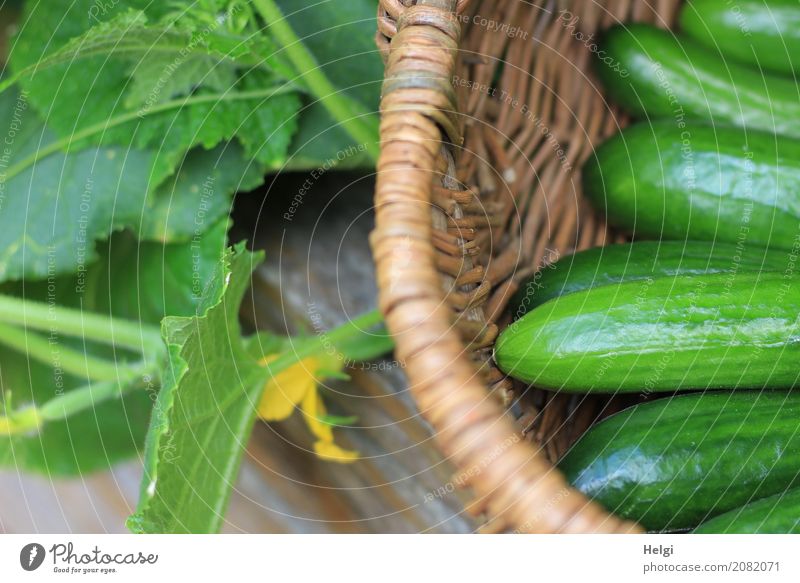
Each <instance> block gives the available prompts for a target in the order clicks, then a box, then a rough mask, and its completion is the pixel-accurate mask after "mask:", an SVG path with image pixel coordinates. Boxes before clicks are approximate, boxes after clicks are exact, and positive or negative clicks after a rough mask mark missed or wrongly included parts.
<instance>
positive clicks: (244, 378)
mask: <svg viewBox="0 0 800 583" xmlns="http://www.w3.org/2000/svg"><path fill="white" fill-rule="evenodd" d="M258 260H259V258H258V257H257V256H254V255H252V254H250V253H248V252H247V251H245V250H244V245H242V244H240V245H237V246H236V247H235V248H234V249H233V250H232V251H231V252H229V253H227V254H226V255H225V257H224V259H223V265H222V268H221V269H219V270H218V271H217V273H216V275H215V277H214V279H213V280H212V282H211V284H210V285H209V286H208V287H207V288H206V292H205V293H204V295H203V299H202V301H201V306H200V311H199V314H198V315H197V316H194V317H191V318H185V317H182V318H177V317H170V318H166V319H165V320H164V322H163V324H162V334H163V336H164V339H165V342H166V343H167V346H168V347H169V354H170V359H169V363H168V365H167V366H166V367H165V370H164V371H163V375H162V377H163V388H162V390H161V392H160V393H159V396H158V401H157V402H156V406H155V408H154V411H153V419H152V421H151V423H150V430H149V431H148V435H147V443H146V448H145V473H144V477H143V480H142V488H141V493H140V500H139V506H138V508H137V511H136V513H135V514H134V515H133V516H131V517H130V519H129V520H128V527H129V528H130V529H131V530H133V531H134V532H152V533H154V532H159V533H177V532H201V533H206V532H216V531H218V530H219V528H220V525H221V524H222V520H223V515H224V512H225V508H226V506H227V502H228V498H229V496H230V492H231V488H232V486H233V482H234V480H235V479H236V473H237V470H238V468H239V464H240V462H241V458H242V454H243V452H244V448H245V445H246V443H247V439H248V437H249V435H250V431H251V430H252V427H253V422H254V419H255V412H256V403H257V401H258V398H259V396H260V394H261V391H262V389H263V386H264V383H265V381H266V379H267V376H268V370H267V369H265V368H263V367H261V366H259V365H258V363H257V361H256V360H255V359H254V358H253V357H252V356H251V355H250V354H249V353H248V351H247V347H246V345H245V343H244V342H243V340H242V338H241V336H240V329H239V323H238V319H237V315H238V311H239V304H240V302H241V300H242V297H243V295H244V293H245V291H246V289H247V288H248V286H249V283H250V273H251V271H252V270H253V268H254V267H255V264H256V262H257V261H258Z"/></svg>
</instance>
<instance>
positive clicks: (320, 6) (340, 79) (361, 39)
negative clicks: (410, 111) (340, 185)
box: [267, 0, 383, 168]
mask: <svg viewBox="0 0 800 583" xmlns="http://www.w3.org/2000/svg"><path fill="white" fill-rule="evenodd" d="M276 4H277V5H278V6H279V7H280V8H281V10H282V12H283V14H284V15H285V16H286V20H287V21H288V22H289V24H290V26H291V27H292V29H293V30H294V32H295V34H296V35H297V37H298V38H299V39H300V41H301V42H302V43H303V44H304V45H305V47H306V48H307V49H308V51H309V52H310V53H311V54H312V55H313V57H314V60H315V61H316V65H317V66H318V68H319V71H320V72H321V73H322V74H323V75H325V77H327V78H328V79H329V80H330V82H331V84H332V85H333V86H334V87H335V88H336V90H337V91H339V92H340V93H341V95H344V96H346V97H348V98H349V99H351V100H352V101H353V103H355V104H357V105H358V106H360V108H359V110H358V111H357V110H355V109H354V110H353V111H352V112H351V115H354V116H355V115H360V114H362V113H364V112H367V113H372V112H377V111H378V105H379V102H380V90H381V82H382V81H383V64H382V62H381V59H380V55H379V53H378V50H377V48H376V47H375V40H374V35H373V31H374V30H375V11H376V8H377V5H376V2H375V0H349V1H348V2H339V1H338V0H323V1H321V2H313V3H308V4H299V3H298V2H296V1H294V0H276ZM267 30H269V28H268V29H267ZM330 99H331V96H323V97H322V98H321V99H313V98H308V99H306V105H305V106H304V107H303V109H302V111H301V114H300V127H299V129H298V132H297V134H296V135H295V137H294V139H293V141H292V145H291V147H290V152H289V161H288V167H290V168H310V167H316V166H318V165H320V161H327V160H331V159H332V160H334V161H335V163H336V165H337V167H339V168H356V167H362V168H371V167H373V166H374V162H373V161H372V159H371V158H370V156H369V154H368V152H367V151H366V149H365V148H363V147H362V148H359V146H360V145H362V144H359V143H356V142H355V141H354V139H353V138H352V137H351V136H350V135H349V134H348V133H347V132H346V131H345V129H344V127H343V125H342V122H343V120H336V119H334V118H333V117H332V116H331V114H330V112H329V111H328V109H327V108H326V103H325V102H326V100H330ZM375 117H377V114H375ZM373 139H374V141H375V142H377V141H378V135H377V126H376V128H375V133H374V136H373Z"/></svg>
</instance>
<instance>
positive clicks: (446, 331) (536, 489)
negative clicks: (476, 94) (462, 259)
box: [370, 0, 640, 533]
mask: <svg viewBox="0 0 800 583" xmlns="http://www.w3.org/2000/svg"><path fill="white" fill-rule="evenodd" d="M465 4H466V1H465V0H458V1H457V0H417V1H416V2H414V1H413V0H381V6H380V8H379V32H378V44H379V46H381V48H382V53H383V56H384V59H385V63H386V72H385V78H384V84H383V93H382V97H381V124H380V135H381V154H380V158H379V161H378V172H377V182H376V194H375V205H376V226H375V229H374V231H373V232H372V233H371V236H370V243H371V246H372V250H373V255H374V258H375V262H376V265H377V278H378V287H379V290H380V294H379V305H380V308H381V311H382V312H383V315H384V317H385V319H386V324H387V326H388V328H389V331H390V332H391V334H392V335H393V337H394V338H395V343H396V346H397V357H398V359H399V360H400V361H401V362H403V363H404V364H405V366H406V374H407V377H408V379H409V383H410V390H411V393H412V395H413V397H414V399H415V401H416V403H417V405H418V407H419V409H420V411H421V412H422V414H423V416H424V417H425V418H426V419H427V420H428V421H429V422H430V423H431V424H432V426H433V427H434V429H435V431H436V435H437V440H438V442H439V444H440V445H441V448H442V450H443V452H444V454H445V455H446V456H448V457H449V458H450V459H451V460H452V461H453V462H454V463H455V465H456V467H457V470H458V473H457V474H456V478H455V482H456V483H457V484H459V485H469V486H470V487H471V488H472V490H473V492H474V493H475V495H476V500H475V502H474V503H473V504H472V505H471V507H470V510H471V512H473V513H474V514H481V513H482V514H486V515H487V517H488V522H487V523H486V525H485V526H484V530H485V531H495V532H499V531H515V532H568V533H585V532H639V531H640V528H639V527H638V526H637V525H636V524H634V523H631V522H626V521H623V520H620V519H619V518H617V517H615V516H613V515H610V514H608V513H607V512H606V511H605V510H603V509H602V508H601V507H600V506H599V505H597V504H595V503H594V502H591V501H589V500H588V499H586V498H585V497H584V496H583V495H582V494H580V493H579V492H577V491H576V490H573V489H572V488H570V487H569V485H568V484H567V483H566V481H565V479H564V477H563V476H562V475H561V474H560V472H558V470H556V469H555V468H554V467H553V466H552V465H550V463H549V462H548V461H547V460H546V459H545V456H544V454H543V453H542V452H541V451H540V450H538V449H537V448H536V447H535V446H534V445H533V444H531V443H529V442H527V441H524V440H522V438H521V437H520V436H519V433H518V432H517V431H516V430H515V429H514V427H513V424H512V423H511V421H510V420H509V418H508V417H507V416H506V415H505V414H504V413H503V411H502V408H501V407H500V405H499V404H498V402H497V400H496V399H493V398H490V397H489V395H488V393H487V390H486V388H485V386H484V384H483V382H482V381H481V377H480V376H479V375H478V373H477V371H476V370H475V366H474V365H473V364H472V363H471V362H470V360H469V358H468V356H467V354H466V352H465V347H464V343H463V341H462V340H461V338H460V337H459V335H458V334H457V333H456V331H455V330H454V329H453V327H452V314H451V313H450V308H449V307H448V305H447V304H446V302H445V295H446V292H445V290H444V289H443V286H442V283H441V280H440V274H439V273H438V272H437V268H436V257H435V251H434V246H433V244H432V230H433V228H434V227H433V225H432V212H431V192H432V189H433V186H434V183H435V182H436V184H440V183H441V180H442V176H443V175H446V174H447V173H448V170H449V168H451V167H452V164H449V165H448V164H447V158H448V157H449V156H451V155H454V154H455V146H454V144H455V145H460V143H461V136H460V134H459V124H458V123H457V122H456V120H457V105H456V96H455V92H454V90H453V87H452V85H451V78H452V74H453V72H454V70H455V60H456V54H457V51H458V42H459V39H460V34H461V26H460V22H459V18H458V13H459V12H460V10H463V8H464V6H465ZM442 154H445V155H444V156H443V155H442Z"/></svg>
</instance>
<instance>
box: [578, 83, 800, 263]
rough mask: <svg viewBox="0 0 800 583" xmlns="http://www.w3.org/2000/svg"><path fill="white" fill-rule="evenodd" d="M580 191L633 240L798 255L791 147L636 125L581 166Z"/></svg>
mask: <svg viewBox="0 0 800 583" xmlns="http://www.w3.org/2000/svg"><path fill="white" fill-rule="evenodd" d="M798 102H800V98H798ZM583 190H584V194H586V196H587V197H588V198H589V200H590V201H591V202H592V204H593V205H594V206H595V207H596V208H598V209H599V210H601V211H604V212H605V213H606V215H607V216H608V220H609V222H611V223H612V224H614V225H616V226H618V227H621V228H624V229H626V230H629V231H631V232H633V233H634V235H635V236H637V237H655V238H658V239H662V238H665V239H678V240H686V239H693V240H703V241H723V242H728V243H738V242H740V241H742V240H746V241H747V242H748V243H755V244H760V245H763V246H771V247H783V248H792V247H794V246H800V142H798V141H797V140H794V139H791V138H786V137H783V136H775V135H773V134H768V133H765V132H755V131H750V132H747V133H745V132H744V131H742V130H741V129H740V128H736V127H713V126H710V125H707V124H705V123H702V124H692V125H691V128H690V127H689V126H687V127H686V128H684V129H681V128H679V127H678V126H676V125H675V123H673V122H672V121H669V120H663V121H660V122H656V123H653V124H652V125H650V124H637V125H635V126H631V127H630V128H627V129H625V130H624V131H623V132H622V133H620V134H617V135H616V136H614V137H613V138H611V139H610V140H608V141H607V142H606V143H604V144H603V145H602V146H600V147H599V148H598V149H597V150H596V151H595V155H594V156H592V157H590V158H589V160H588V161H587V163H586V165H585V166H584V168H583Z"/></svg>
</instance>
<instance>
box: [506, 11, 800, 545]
mask: <svg viewBox="0 0 800 583" xmlns="http://www.w3.org/2000/svg"><path fill="white" fill-rule="evenodd" d="M603 44H604V46H603V48H604V50H605V52H604V53H603V54H604V56H605V58H604V60H603V61H602V62H599V63H598V72H599V76H600V78H601V80H602V82H603V85H604V87H605V90H606V93H607V95H608V96H609V97H610V98H611V99H612V100H613V101H615V102H616V103H617V104H619V105H620V106H622V107H623V108H624V109H625V110H626V111H628V112H629V113H631V114H633V115H634V116H636V117H637V118H638V119H639V121H638V123H636V124H634V125H631V126H629V127H628V128H627V129H625V130H623V131H622V132H621V133H619V134H617V135H616V136H614V137H613V138H611V139H610V140H609V141H607V142H606V143H605V144H603V145H601V146H600V147H599V148H598V149H597V150H596V152H595V154H594V156H592V157H591V158H590V159H589V160H588V161H587V163H586V165H585V166H584V168H583V172H582V176H583V189H584V192H585V194H586V195H587V197H588V198H589V200H590V201H591V202H592V203H593V204H594V205H595V207H596V208H597V209H598V210H600V211H601V212H603V213H605V214H606V216H607V218H608V221H609V223H611V224H613V225H615V226H616V227H617V228H619V229H622V230H625V231H627V232H628V233H630V235H631V238H632V241H633V242H632V243H629V244H624V245H613V246H609V247H602V248H597V249H591V250H588V251H583V252H579V253H576V254H575V255H572V256H568V257H564V258H562V259H561V260H559V261H557V262H556V263H554V264H552V265H549V266H547V267H545V268H543V269H542V270H541V271H540V272H539V273H537V274H536V275H535V276H534V277H533V278H531V279H530V280H528V281H527V282H525V283H524V284H523V285H522V286H521V288H520V291H519V293H518V294H517V296H515V298H514V300H513V301H512V309H513V311H514V321H513V322H512V323H511V324H510V325H509V326H508V327H507V328H506V329H505V330H504V331H503V333H502V334H501V335H500V337H499V338H498V341H497V344H496V347H495V360H496V362H497V364H498V366H499V367H500V369H501V370H503V371H504V372H505V373H506V374H509V375H511V376H513V377H515V378H517V379H519V380H521V381H525V382H527V383H530V384H533V385H535V386H537V387H541V388H545V389H549V390H553V391H566V392H573V393H638V394H641V395H642V396H646V397H651V396H652V397H655V396H656V394H657V393H662V395H661V398H657V399H654V398H649V399H647V400H643V402H642V403H640V404H638V405H636V406H634V407H631V408H629V409H627V410H625V411H622V412H620V413H617V414H615V415H612V416H611V417H608V418H607V419H605V420H603V421H602V422H600V423H598V424H597V425H595V426H594V427H592V428H591V429H590V430H589V431H587V432H586V434H585V435H584V436H583V437H581V439H580V440H579V441H578V442H577V443H576V444H575V445H574V446H573V448H572V449H571V450H570V451H569V452H568V453H567V454H566V455H565V456H564V457H563V459H562V460H560V462H559V467H560V468H561V470H562V471H563V472H564V474H565V475H566V477H567V478H568V480H569V481H570V482H571V483H572V484H573V485H574V486H575V487H576V488H578V489H579V490H580V491H582V492H584V493H585V494H587V495H588V496H590V497H591V498H593V499H594V500H595V501H597V502H599V503H600V504H602V505H603V506H604V507H605V508H607V509H608V510H609V511H611V512H614V513H616V514H617V515H620V516H623V517H625V518H628V519H631V520H636V521H638V522H639V523H640V524H642V525H643V526H644V527H646V528H647V529H649V530H652V531H662V532H663V531H682V530H693V531H694V532H703V533H719V532H737V533H755V532H800V392H797V393H795V392H792V391H791V389H793V388H796V387H798V386H800V275H798V271H797V270H798V269H800V262H799V261H798V258H800V83H798V78H800V3H799V2H798V1H797V0H769V1H767V2H765V1H764V0H738V1H737V2H735V3H731V2H728V1H726V0H693V1H690V2H687V3H686V4H685V5H684V6H683V8H682V12H681V15H680V32H679V34H677V35H675V34H674V33H672V32H669V31H666V30H662V29H660V28H656V27H654V26H649V25H644V24H626V25H624V26H618V27H615V28H612V29H610V30H608V31H606V33H605V35H604V39H603ZM609 56H610V57H611V59H609V58H608V57H609ZM676 391H690V392H688V393H687V394H678V395H675V394H673V393H675V392H676ZM663 393H669V394H667V395H666V396H664V395H663Z"/></svg>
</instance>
